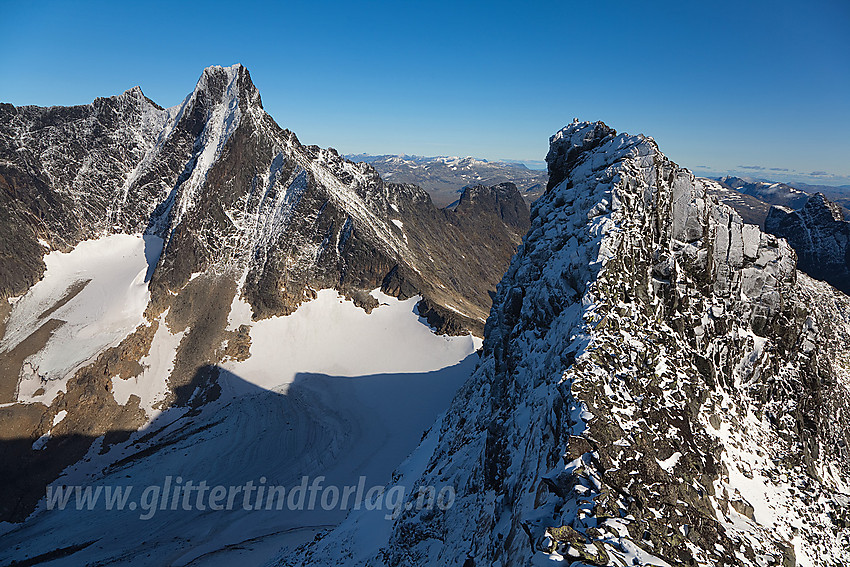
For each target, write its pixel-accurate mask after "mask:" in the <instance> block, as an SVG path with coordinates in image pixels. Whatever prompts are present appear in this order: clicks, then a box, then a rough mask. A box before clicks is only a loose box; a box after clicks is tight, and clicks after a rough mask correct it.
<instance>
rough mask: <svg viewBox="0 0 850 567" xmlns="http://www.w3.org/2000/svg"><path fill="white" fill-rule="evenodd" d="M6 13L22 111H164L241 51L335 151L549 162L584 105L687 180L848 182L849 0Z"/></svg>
mask: <svg viewBox="0 0 850 567" xmlns="http://www.w3.org/2000/svg"><path fill="white" fill-rule="evenodd" d="M0 21H3V24H4V25H3V33H2V34H0V68H2V69H3V71H2V78H0V100H2V101H3V102H11V103H12V104H16V105H22V104H39V105H51V104H61V105H68V104H83V103H88V102H90V101H91V100H92V99H93V98H94V97H96V96H108V95H111V94H117V93H120V92H122V91H124V90H126V89H128V88H130V87H132V86H134V85H140V86H141V87H142V90H143V91H144V92H145V94H147V95H148V96H149V97H150V98H151V99H153V100H154V101H156V102H157V103H159V104H161V105H163V106H172V105H175V104H178V103H179V102H180V101H181V100H182V99H183V97H184V96H185V95H186V94H187V93H188V92H189V91H191V90H192V88H193V87H194V83H195V81H196V80H197V78H198V76H199V75H200V73H201V70H202V69H203V68H204V67H206V66H208V65H212V64H222V65H230V64H232V63H236V62H239V63H242V64H244V65H246V66H247V67H248V68H249V69H250V71H251V75H252V77H253V79H254V82H255V83H256V84H257V86H258V87H259V89H260V92H261V93H262V96H263V102H264V105H265V107H266V110H267V111H268V112H269V113H270V114H271V115H272V116H273V117H274V118H275V119H276V120H277V122H278V123H279V124H281V126H284V127H286V128H290V129H291V130H294V131H295V132H296V133H297V134H298V137H299V138H300V139H301V140H302V141H303V142H305V143H311V144H318V145H321V146H333V147H335V148H337V149H338V150H340V151H341V152H344V153H358V152H367V153H409V154H414V153H415V154H420V155H440V154H449V155H473V156H476V157H483V158H487V159H505V158H508V159H518V160H541V159H543V157H544V156H545V154H546V150H547V146H548V137H549V136H550V135H551V134H552V133H554V132H555V131H556V130H557V129H558V128H560V127H561V126H563V125H564V124H566V123H568V122H570V121H571V120H572V119H573V117H579V118H581V119H583V120H585V119H586V120H604V121H605V122H606V123H608V124H609V125H610V126H612V127H614V128H616V129H617V130H620V131H626V132H630V133H645V134H647V135H651V136H653V137H654V138H655V139H656V140H657V141H658V143H659V145H660V146H661V149H662V150H663V151H664V152H665V153H666V154H667V155H668V156H669V157H670V158H671V159H673V160H675V161H677V162H678V163H680V164H682V165H684V166H687V167H690V168H692V169H694V170H696V171H698V172H706V171H710V172H720V173H722V172H728V171H733V172H739V173H742V174H748V175H752V176H757V177H767V178H775V179H782V180H785V179H790V180H800V181H806V182H809V183H824V184H842V183H850V141H848V140H850V135H849V134H848V132H850V2H847V1H846V0H833V1H817V0H815V1H812V2H808V3H807V4H806V5H805V6H803V5H801V4H800V3H796V2H794V3H792V2H785V1H781V0H780V1H775V2H742V1H740V0H737V1H735V2H699V3H691V2H675V3H674V2H634V1H632V2H614V1H597V2H568V1H565V0H561V1H558V2H524V3H519V2H512V3H507V2H498V1H491V2H458V3H449V2H427V3H426V2H415V1H408V2H392V3H390V2H386V3H380V2H360V3H358V2H317V1H310V2H307V1H296V2H279V3H272V2H251V1H247V0H245V1H240V2H195V3H192V2H187V3H179V2H173V1H172V2H146V3H143V4H142V3H135V2H88V3H82V2H64V3H60V2H49V1H48V2H38V3H34V2H8V1H6V0H0ZM784 170H787V171H784ZM812 172H820V173H817V174H816V175H810V174H811V173H812Z"/></svg>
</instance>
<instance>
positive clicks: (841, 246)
mask: <svg viewBox="0 0 850 567" xmlns="http://www.w3.org/2000/svg"><path fill="white" fill-rule="evenodd" d="M765 230H766V231H767V232H769V233H771V234H775V235H776V236H779V237H781V238H784V239H786V240H787V241H788V243H789V244H790V245H791V247H792V248H793V249H794V251H795V252H796V253H797V258H798V260H797V266H798V267H799V268H800V269H801V270H803V271H804V272H806V273H807V274H809V275H810V276H812V277H813V278H816V279H819V280H823V281H825V282H828V283H830V284H831V285H833V286H834V287H836V288H838V289H840V290H841V291H843V292H844V293H850V222H847V221H845V220H844V213H843V211H842V210H841V207H840V206H839V205H837V204H835V203H833V202H831V201H829V200H828V199H827V198H826V197H825V196H824V195H823V194H822V193H816V194H815V195H812V196H811V197H809V198H808V200H807V201H806V202H805V205H803V207H802V208H800V209H799V210H796V211H795V210H792V209H788V208H786V207H780V206H773V207H771V208H770V211H769V212H768V215H767V219H766V220H765Z"/></svg>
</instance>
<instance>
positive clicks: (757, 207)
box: [700, 177, 770, 230]
mask: <svg viewBox="0 0 850 567" xmlns="http://www.w3.org/2000/svg"><path fill="white" fill-rule="evenodd" d="M700 181H701V182H702V184H703V185H705V186H706V189H707V190H708V193H709V195H711V196H712V197H715V198H716V199H717V200H718V201H719V202H721V203H723V204H724V205H729V206H730V207H732V208H733V209H735V212H736V213H738V214H739V215H741V220H743V221H744V222H745V223H747V224H755V225H758V226H759V228H761V229H762V230H764V220H765V219H766V218H767V212H768V211H769V210H770V203H768V202H766V201H763V200H761V199H759V198H758V197H754V196H752V195H749V194H747V193H742V192H741V191H738V190H737V189H733V188H731V187H729V186H728V185H724V184H723V183H720V182H719V181H715V180H713V179H707V178H705V177H701V178H700Z"/></svg>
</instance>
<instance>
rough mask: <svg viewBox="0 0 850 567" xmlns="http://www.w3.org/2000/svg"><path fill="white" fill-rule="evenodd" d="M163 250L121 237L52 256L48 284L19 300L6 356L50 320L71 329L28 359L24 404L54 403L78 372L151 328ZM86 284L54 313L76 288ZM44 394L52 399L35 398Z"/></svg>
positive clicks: (150, 241)
mask: <svg viewBox="0 0 850 567" xmlns="http://www.w3.org/2000/svg"><path fill="white" fill-rule="evenodd" d="M161 249H162V241H161V240H160V239H159V238H156V237H154V236H145V237H142V236H133V235H126V234H114V235H111V236H106V237H103V238H99V239H97V240H89V241H86V242H81V243H80V244H79V245H78V246H77V247H76V248H74V249H73V250H72V251H70V252H67V253H63V252H57V251H54V252H51V253H50V254H47V255H46V256H45V257H44V261H45V264H46V265H47V270H46V271H45V273H44V278H43V279H42V280H41V281H39V282H38V283H36V284H35V285H34V286H33V287H32V288H31V289H30V290H29V291H28V292H27V293H26V295H24V296H22V297H20V298H18V299H17V300H16V301H14V304H13V307H12V312H11V314H10V316H9V320H8V323H7V326H6V334H5V336H4V337H3V340H2V342H0V351H4V350H11V349H12V348H14V347H15V346H17V345H18V344H19V343H20V342H21V341H23V340H25V339H26V338H27V337H28V336H29V335H30V334H31V333H33V332H34V331H35V330H36V329H38V328H39V327H40V326H42V325H44V324H46V323H47V322H48V321H50V320H57V321H60V322H63V324H61V326H59V327H58V328H57V329H56V330H55V331H54V332H53V334H52V335H51V336H50V339H49V340H48V342H47V344H46V345H45V346H44V348H42V349H40V350H39V352H37V353H35V354H34V355H32V356H31V357H29V359H28V360H27V364H25V374H24V376H22V378H23V379H22V381H21V384H20V386H19V392H18V400H19V401H23V402H25V401H40V402H43V403H46V404H49V403H50V402H51V401H52V400H53V398H54V397H55V396H56V393H57V392H58V391H59V390H62V389H64V386H65V382H66V381H67V379H68V378H70V376H71V374H72V372H73V371H74V370H75V369H76V368H78V367H80V366H81V365H83V363H85V362H86V361H88V360H90V359H91V358H92V357H94V356H96V355H97V354H98V353H100V352H102V351H103V349H105V348H107V347H109V346H113V345H114V344H116V343H118V342H120V341H121V339H123V338H124V337H125V336H127V334H128V333H130V332H131V331H132V330H133V329H134V328H135V327H136V326H137V325H139V324H140V323H142V322H143V320H144V319H143V313H144V310H145V307H146V306H147V304H148V300H149V298H150V294H149V293H148V285H147V281H146V280H147V274H148V270H149V265H153V264H155V263H156V261H157V259H158V258H159V253H160V251H161ZM86 282H88V283H86ZM82 285H84V286H85V287H83V288H82V289H81V290H80V291H79V292H78V293H77V294H76V295H74V296H73V297H72V298H71V299H70V300H68V301H67V303H65V304H64V305H62V306H61V307H59V308H58V309H55V310H53V311H51V309H53V308H54V307H55V305H56V304H57V302H58V301H59V300H61V299H63V298H64V297H66V294H68V293H69V291H72V290H73V289H74V286H82ZM39 388H44V390H45V393H44V394H43V395H39V396H34V395H33V394H34V393H35V392H36V391H37V390H38V389H39Z"/></svg>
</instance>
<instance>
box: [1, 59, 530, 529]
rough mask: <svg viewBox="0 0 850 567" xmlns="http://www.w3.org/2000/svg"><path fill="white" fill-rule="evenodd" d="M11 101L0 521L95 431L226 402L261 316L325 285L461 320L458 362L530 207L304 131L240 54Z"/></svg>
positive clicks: (344, 294)
mask: <svg viewBox="0 0 850 567" xmlns="http://www.w3.org/2000/svg"><path fill="white" fill-rule="evenodd" d="M0 112H1V113H2V115H0V118H2V120H0V134H2V137H0V156H2V160H3V161H2V162H0V190H2V192H0V196H2V199H4V200H5V201H4V202H5V203H7V204H8V208H9V210H10V211H12V215H10V216H9V217H4V219H3V220H2V221H0V243H2V244H0V246H3V247H5V248H4V249H3V250H2V252H3V254H4V256H3V257H4V258H12V259H13V261H10V262H6V261H5V260H4V262H3V264H2V266H0V272H2V273H0V284H2V286H3V287H2V289H0V395H2V399H0V404H2V405H0V439H2V440H6V441H8V443H7V444H6V445H5V446H4V449H3V452H4V457H7V458H5V459H4V464H3V465H2V466H0V478H2V479H3V480H4V483H3V484H4V486H3V489H2V499H0V520H12V521H22V520H24V519H25V518H26V517H27V515H28V514H29V513H31V512H32V510H33V507H34V506H35V505H36V503H37V502H38V500H39V498H41V497H43V496H44V489H45V485H46V484H49V483H50V482H53V481H54V480H55V479H56V478H57V477H58V476H59V474H60V473H61V472H62V471H63V470H64V469H65V468H66V467H67V466H69V465H71V464H72V463H76V462H78V461H79V460H80V459H82V458H84V457H85V456H86V455H87V454H88V452H89V451H90V450H95V449H92V447H96V448H97V447H101V446H102V450H103V451H107V450H108V449H109V448H110V447H112V446H113V445H114V444H122V443H126V440H127V437H128V436H132V435H133V434H134V432H135V431H136V430H138V429H139V428H143V427H147V428H150V427H154V424H158V423H160V422H159V421H158V419H159V416H160V415H161V414H162V413H168V411H170V410H179V411H193V412H194V411H201V410H202V409H203V408H204V407H207V406H208V405H209V404H212V403H214V402H215V400H216V399H217V398H218V397H219V396H221V395H222V386H221V383H220V381H221V379H222V378H221V377H222V376H226V375H227V372H230V371H228V370H226V369H225V365H226V364H230V363H235V362H241V361H245V360H250V357H251V356H252V352H253V351H252V347H251V345H252V341H255V340H260V339H259V338H258V337H259V335H258V334H257V333H262V331H261V330H260V329H261V328H262V325H261V323H263V322H264V321H277V320H279V319H280V318H282V317H286V316H288V315H293V314H295V313H296V312H297V311H298V309H299V308H300V307H303V306H304V305H305V304H309V303H310V302H311V301H313V300H315V299H317V298H321V297H322V292H323V290H334V292H338V293H339V294H340V295H341V299H340V301H349V300H350V301H352V302H353V304H356V305H357V306H358V308H359V309H362V310H363V311H364V312H376V313H377V315H376V318H377V319H381V317H382V316H381V315H380V314H381V313H382V312H383V311H382V309H383V308H384V307H385V306H384V303H386V301H383V300H382V299H380V298H381V297H383V296H382V295H381V294H385V295H387V296H391V297H393V298H397V300H398V301H400V302H403V303H404V305H405V306H409V309H407V310H406V311H405V316H406V317H407V316H409V317H412V318H413V319H414V320H415V321H416V324H417V325H419V326H420V327H422V328H423V329H425V330H427V328H426V327H425V326H423V325H422V324H421V323H422V322H427V323H428V324H429V325H430V326H431V327H433V328H434V329H435V330H436V331H437V332H438V333H446V334H449V335H453V336H455V337H456V339H451V340H458V341H465V342H464V343H463V344H464V345H465V346H464V349H466V350H465V351H464V353H463V356H461V354H459V351H452V353H453V354H452V358H453V359H452V361H451V363H452V364H455V363H457V362H459V360H460V359H461V358H463V357H465V356H466V355H468V354H469V352H471V350H472V349H470V348H467V347H468V346H469V344H468V343H469V341H470V340H471V339H470V337H469V334H470V332H473V333H475V334H477V335H480V334H482V332H483V326H484V321H485V318H486V315H487V313H488V312H489V309H490V306H491V298H490V292H491V291H492V290H494V289H495V285H496V283H497V282H498V280H499V279H500V277H501V274H502V273H503V271H504V269H506V267H507V265H508V263H509V260H510V257H511V256H512V254H513V253H514V251H515V249H516V246H517V245H518V244H519V242H520V240H521V237H522V234H524V232H525V228H526V227H527V224H528V217H527V215H528V212H527V209H525V208H524V207H525V205H524V203H522V198H521V196H520V195H519V193H518V192H517V191H516V188H515V187H490V188H486V187H482V188H477V189H476V194H477V195H478V197H479V198H475V199H467V201H468V206H466V207H464V210H463V211H460V212H457V211H445V210H441V209H439V208H437V207H436V206H435V205H434V204H433V202H432V201H431V199H430V197H429V196H428V194H427V193H426V192H425V191H424V190H422V189H420V188H419V187H416V186H413V185H402V184H393V183H386V182H384V181H383V180H382V179H381V178H380V176H379V175H378V173H377V172H376V171H375V170H374V169H373V168H371V167H370V166H368V165H366V164H362V163H358V164H356V163H353V162H350V161H347V160H345V159H344V158H342V157H341V156H339V155H338V153H337V152H336V151H335V150H333V149H321V148H318V147H315V146H304V145H302V144H301V143H300V142H299V141H298V139H297V138H296V136H295V134H294V133H292V132H290V131H288V130H285V129H283V128H281V127H280V126H278V124H277V123H276V122H275V121H274V120H273V119H272V118H271V117H270V116H269V115H268V114H267V113H266V112H265V111H264V110H263V108H262V100H261V97H260V94H259V91H258V90H257V88H256V87H255V86H254V84H253V82H252V80H251V77H250V74H249V73H248V70H247V69H245V68H244V67H242V66H241V65H234V66H231V67H210V68H208V69H206V70H204V72H203V74H202V75H201V77H200V79H199V80H198V81H197V83H196V85H195V88H194V90H193V91H192V92H191V93H190V94H189V95H188V96H187V97H186V98H185V99H184V101H183V102H182V103H181V104H179V105H177V106H175V107H172V108H169V109H162V108H160V107H159V106H157V105H155V104H154V103H152V102H151V101H150V100H148V99H147V98H145V97H144V95H142V93H141V90H139V89H138V88H135V89H131V90H130V91H128V92H127V93H124V94H123V95H120V96H119V97H112V98H110V99H98V100H96V101H95V102H94V103H93V104H91V105H86V106H80V107H72V108H59V107H54V108H49V109H42V108H36V107H21V108H16V107H13V106H11V105H3V106H2V108H0ZM517 203H520V204H522V207H519V206H517ZM88 252H92V253H94V252H96V254H94V255H93V256H88V255H87V254H88ZM113 264H114V265H113ZM54 267H59V268H60V269H58V271H56V270H54ZM110 274H111V275H110ZM39 280H40V281H39ZM110 286H112V287H110ZM376 290H377V291H376ZM382 301H383V303H382ZM410 301H413V304H412V305H409V302H410ZM91 302H94V304H92V303H91ZM308 309H309V308H308ZM103 315H106V316H108V317H107V319H105V320H104V321H103V324H102V325H100V326H99V325H98V323H97V321H96V319H97V318H98V317H101V316H103ZM420 318H421V321H420ZM107 323H108V324H107ZM358 324H359V323H358ZM255 327H256V328H255ZM350 332H352V333H356V330H350ZM382 340H385V339H382ZM410 340H411V345H422V348H426V346H427V343H422V342H416V341H414V340H413V339H412V338H411V339H410ZM441 340H443V339H441ZM445 340H449V339H445ZM428 348H430V347H428ZM405 352H406V351H405ZM375 356H378V355H375ZM393 360H395V359H393ZM379 367H380V366H379ZM380 368H383V370H384V371H388V369H387V368H385V367H380ZM294 370H295V371H296V372H297V371H298V370H299V369H297V368H296V369H294ZM326 370H327V369H326ZM328 371H330V370H328ZM279 385H280V384H275V386H279ZM189 408H191V409H189ZM54 421H55V423H54ZM39 440H41V441H39ZM36 441H38V443H37V444H36ZM34 444H35V446H34ZM97 450H101V449H100V448H98V449H97Z"/></svg>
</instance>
